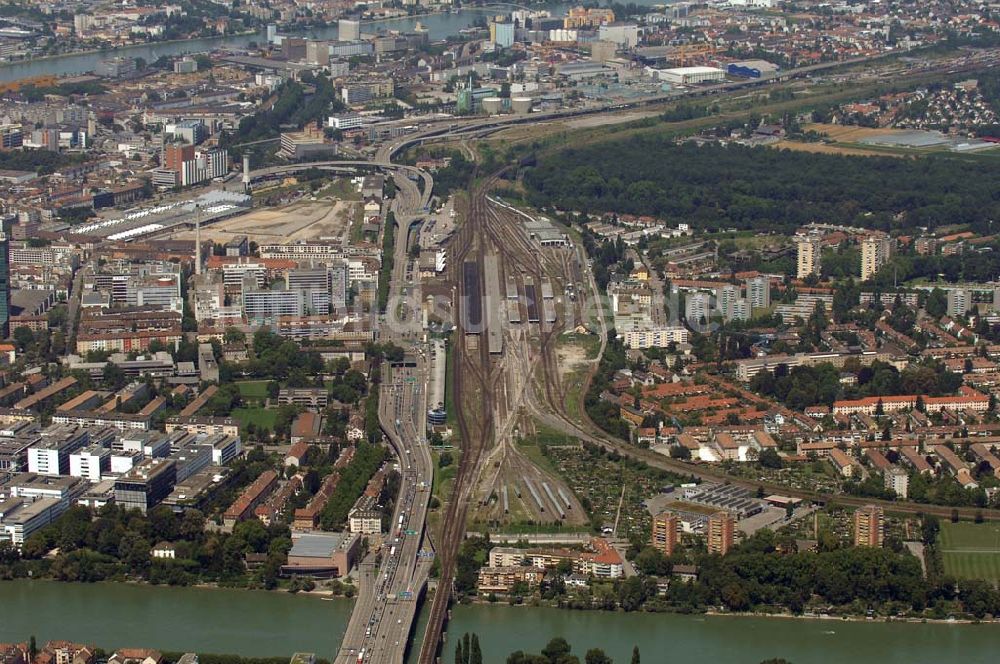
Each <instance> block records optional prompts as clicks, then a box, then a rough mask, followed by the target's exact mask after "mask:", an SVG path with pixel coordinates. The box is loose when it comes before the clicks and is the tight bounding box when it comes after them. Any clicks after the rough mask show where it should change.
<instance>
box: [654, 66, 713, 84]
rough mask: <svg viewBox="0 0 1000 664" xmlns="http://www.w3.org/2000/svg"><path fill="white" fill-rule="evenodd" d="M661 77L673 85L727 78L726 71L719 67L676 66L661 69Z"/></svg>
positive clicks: (709, 81)
mask: <svg viewBox="0 0 1000 664" xmlns="http://www.w3.org/2000/svg"><path fill="white" fill-rule="evenodd" d="M660 79H661V80H663V81H666V82H667V83H671V84H673V85H695V84H697V83H711V82H716V81H724V80H726V72H724V71H722V70H721V69H719V68H717V67H674V68H671V69H661V70H660Z"/></svg>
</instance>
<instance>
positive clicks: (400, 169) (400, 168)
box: [225, 160, 434, 216]
mask: <svg viewBox="0 0 1000 664" xmlns="http://www.w3.org/2000/svg"><path fill="white" fill-rule="evenodd" d="M314 168H315V169H319V170H322V171H335V172H346V173H357V172H358V171H381V172H383V173H386V174H389V175H400V176H402V178H400V179H396V178H394V181H395V182H396V183H397V186H399V189H400V191H401V192H403V194H404V198H405V199H406V200H405V201H403V202H402V206H397V207H400V209H399V210H397V212H396V214H397V216H399V215H400V211H401V210H402V212H403V214H408V215H419V214H420V213H421V212H422V210H423V209H424V208H425V207H427V206H428V205H429V204H430V201H431V193H432V191H433V189H434V178H433V177H431V174H430V173H428V172H427V171H424V170H421V169H419V168H417V167H416V166H405V165H401V164H393V163H392V162H390V161H379V160H376V161H351V160H339V161H314V162H308V163H294V164H284V165H281V166H270V167H268V168H260V169H257V170H255V171H250V183H251V185H252V184H253V183H254V182H259V181H261V180H267V179H270V178H274V177H278V176H282V175H294V174H295V173H301V172H302V171H308V170H311V169H314ZM416 180H420V181H422V182H423V187H422V188H419V187H417V186H416V184H413V183H414V182H415V181H416ZM403 181H406V182H407V183H409V184H412V185H413V186H412V187H410V186H409V184H407V185H404V184H402V183H403ZM242 187H243V183H242V182H241V181H240V180H238V179H234V180H233V181H232V182H229V183H227V184H226V187H225V188H226V189H228V190H230V191H232V190H239V189H241V188H242Z"/></svg>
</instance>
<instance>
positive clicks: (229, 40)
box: [0, 0, 676, 82]
mask: <svg viewBox="0 0 1000 664" xmlns="http://www.w3.org/2000/svg"><path fill="white" fill-rule="evenodd" d="M631 1H632V2H633V4H637V5H647V6H652V5H656V4H670V3H671V2H675V1H676V0H631ZM578 4H580V3H579V2H558V1H553V2H545V3H540V4H537V5H533V8H536V9H548V10H549V11H550V12H551V13H552V15H553V16H563V15H565V14H566V10H567V9H568V8H569V7H572V6H575V5H578ZM504 11H510V7H507V8H506V10H504V9H501V8H497V7H494V8H492V9H490V8H475V7H472V8H468V9H462V10H460V11H455V12H453V13H450V14H430V15H427V16H414V17H408V18H399V19H391V20H386V21H373V22H366V23H363V24H362V26H361V31H362V33H363V34H370V33H375V32H378V31H379V30H383V29H384V30H401V31H404V32H405V31H411V30H413V28H414V27H415V26H416V24H417V23H420V24H421V25H423V26H424V27H425V28H427V32H428V35H429V36H430V38H431V39H432V40H436V39H444V38H446V37H450V36H453V35H457V34H458V33H459V31H460V30H461V29H462V28H467V27H469V26H470V25H472V24H473V23H474V22H475V21H476V19H479V18H482V17H484V16H489V15H492V14H497V13H503V12H504ZM302 34H303V35H304V36H307V37H311V38H313V39H336V38H337V26H336V25H331V26H329V27H325V28H317V29H313V30H307V31H306V32H304V33H302ZM264 39H265V37H264V35H263V33H261V34H255V35H240V36H236V37H211V38H206V39H189V40H182V41H176V42H169V43H161V44H155V43H154V44H139V45H135V46H124V47H121V48H117V49H114V50H110V51H106V52H103V53H80V54H75V55H73V54H69V55H60V56H56V57H49V58H38V59H33V60H23V61H19V62H11V63H5V64H0V82H2V81H15V80H18V79H21V78H27V77H29V76H44V75H51V76H64V75H71V74H85V73H88V72H91V71H93V70H94V67H96V66H97V63H98V62H99V61H100V60H101V59H103V58H108V57H114V56H123V57H130V58H143V59H144V60H146V62H155V61H156V60H158V59H159V58H160V57H162V56H167V57H173V56H177V55H183V54H187V53H203V52H206V51H211V50H213V49H217V48H225V49H240V48H245V47H246V46H247V44H249V43H250V42H252V41H253V42H257V43H258V44H260V43H263V41H264Z"/></svg>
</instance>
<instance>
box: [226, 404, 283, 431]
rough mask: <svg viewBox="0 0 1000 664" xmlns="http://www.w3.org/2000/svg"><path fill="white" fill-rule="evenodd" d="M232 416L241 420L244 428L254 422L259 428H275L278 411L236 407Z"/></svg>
mask: <svg viewBox="0 0 1000 664" xmlns="http://www.w3.org/2000/svg"><path fill="white" fill-rule="evenodd" d="M232 417H233V418H234V419H236V420H239V423H240V426H242V427H244V428H245V427H246V426H247V425H248V424H250V423H251V422H253V425H254V426H255V427H257V428H258V429H260V428H262V427H266V428H267V429H271V430H273V429H274V423H275V422H276V421H277V419H278V411H276V410H267V409H266V408H236V409H235V410H233V413H232Z"/></svg>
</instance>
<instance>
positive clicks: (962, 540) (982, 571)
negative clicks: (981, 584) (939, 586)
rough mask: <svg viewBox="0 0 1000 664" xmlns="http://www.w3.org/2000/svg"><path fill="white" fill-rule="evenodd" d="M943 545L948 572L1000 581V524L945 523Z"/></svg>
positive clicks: (941, 544) (942, 535)
mask: <svg viewBox="0 0 1000 664" xmlns="http://www.w3.org/2000/svg"><path fill="white" fill-rule="evenodd" d="M940 546H941V556H942V558H943V559H944V570H945V572H946V573H948V574H952V575H954V576H957V577H960V578H975V579H986V580H989V581H1000V524H994V523H983V524H974V523H950V522H946V523H942V524H941V539H940Z"/></svg>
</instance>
